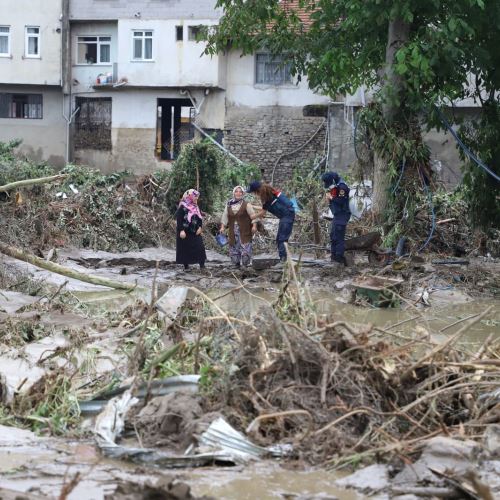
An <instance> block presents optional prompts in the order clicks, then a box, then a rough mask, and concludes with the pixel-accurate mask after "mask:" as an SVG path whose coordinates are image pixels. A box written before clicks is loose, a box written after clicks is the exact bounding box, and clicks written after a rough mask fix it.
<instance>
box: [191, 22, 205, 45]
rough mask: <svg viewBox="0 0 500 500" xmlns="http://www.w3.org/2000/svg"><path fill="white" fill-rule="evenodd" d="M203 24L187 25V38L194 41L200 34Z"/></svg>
mask: <svg viewBox="0 0 500 500" xmlns="http://www.w3.org/2000/svg"><path fill="white" fill-rule="evenodd" d="M202 29H203V26H188V40H190V41H191V42H196V41H197V39H198V36H199V35H200V34H201V32H202Z"/></svg>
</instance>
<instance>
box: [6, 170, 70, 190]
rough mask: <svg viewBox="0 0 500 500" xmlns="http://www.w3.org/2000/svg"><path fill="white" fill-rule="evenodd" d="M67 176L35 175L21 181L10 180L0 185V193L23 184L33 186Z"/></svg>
mask: <svg viewBox="0 0 500 500" xmlns="http://www.w3.org/2000/svg"><path fill="white" fill-rule="evenodd" d="M66 177H68V175H67V174H59V175H51V176H50V177H37V178H36V179H25V180H23V181H16V182H10V183H9V184H5V185H4V186H0V193H5V192H7V191H11V190H12V189H16V188H19V187H24V186H34V185H35V184H46V183H48V182H55V181H59V180H61V179H65V178H66Z"/></svg>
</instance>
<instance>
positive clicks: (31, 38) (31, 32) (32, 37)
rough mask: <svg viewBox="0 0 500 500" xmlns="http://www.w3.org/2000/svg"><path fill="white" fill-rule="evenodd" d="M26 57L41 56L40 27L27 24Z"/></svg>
mask: <svg viewBox="0 0 500 500" xmlns="http://www.w3.org/2000/svg"><path fill="white" fill-rule="evenodd" d="M25 51H26V53H25V57H40V28H39V27H38V26H26V38H25Z"/></svg>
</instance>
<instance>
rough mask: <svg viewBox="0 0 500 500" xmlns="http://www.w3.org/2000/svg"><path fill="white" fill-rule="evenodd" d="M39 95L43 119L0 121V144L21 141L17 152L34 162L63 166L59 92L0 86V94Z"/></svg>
mask: <svg viewBox="0 0 500 500" xmlns="http://www.w3.org/2000/svg"><path fill="white" fill-rule="evenodd" d="M1 92H8V93H19V94H42V96H43V118H42V119H26V118H0V141H1V142H7V141H10V140H13V139H22V141H23V142H22V144H21V146H20V147H19V149H18V151H19V152H20V153H22V154H24V155H26V156H29V157H31V158H32V159H34V160H35V161H47V162H48V163H49V164H51V165H53V166H63V165H64V163H65V154H66V122H65V121H64V119H63V117H62V98H63V97H62V92H61V89H59V88H56V87H52V88H51V87H37V86H31V85H30V86H19V85H0V93H1Z"/></svg>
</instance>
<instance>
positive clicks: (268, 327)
mask: <svg viewBox="0 0 500 500" xmlns="http://www.w3.org/2000/svg"><path fill="white" fill-rule="evenodd" d="M242 290H243V292H245V293H251V292H250V291H247V290H246V289H245V288H243V289H242ZM192 291H194V290H192ZM155 300H156V299H155V297H154V296H153V297H152V300H151V301H150V302H149V303H145V302H143V301H138V302H136V303H132V304H131V305H129V306H127V307H126V308H125V309H123V310H122V311H120V312H114V313H106V312H104V311H102V312H101V313H99V314H96V312H95V311H92V312H91V313H90V312H88V314H87V315H86V314H85V312H86V311H85V309H84V308H82V305H81V304H80V303H79V301H78V300H71V294H70V293H69V292H64V291H62V292H61V293H60V294H59V295H58V296H57V297H54V298H53V299H51V300H50V301H47V300H45V301H40V302H37V303H36V304H33V305H32V306H31V307H26V308H24V309H23V311H24V312H23V315H22V318H20V317H13V318H12V319H11V321H12V323H11V324H10V327H9V328H10V330H11V331H13V332H18V333H19V334H20V336H22V335H21V332H22V331H23V329H25V322H26V321H27V318H26V315H27V314H31V315H32V316H31V317H32V318H36V316H37V315H39V314H41V313H42V312H43V313H44V316H45V317H47V316H50V315H51V314H53V312H54V311H55V310H57V311H61V310H63V311H65V313H66V314H79V315H80V316H81V317H82V318H84V317H85V316H91V318H88V319H86V320H85V321H83V320H81V321H80V327H79V328H75V327H72V328H68V327H67V325H66V326H58V325H57V324H56V325H55V326H54V332H51V331H47V332H44V333H43V334H40V335H35V336H31V337H27V338H26V339H25V341H24V344H23V345H19V344H17V345H16V344H14V345H12V344H11V345H10V347H9V349H10V354H9V355H10V356H14V357H15V356H18V355H21V356H22V353H23V352H26V353H27V352H29V349H28V350H27V351H26V347H29V346H30V345H31V346H33V345H34V344H37V342H40V341H43V338H44V337H45V335H47V334H48V335H57V336H58V338H59V340H58V341H57V342H53V343H52V344H50V345H46V347H45V348H43V353H42V354H41V355H39V356H37V358H36V359H35V361H36V367H37V369H40V370H41V374H40V377H38V378H37V379H36V380H32V381H31V385H30V382H29V381H23V380H21V381H20V382H19V383H18V384H17V386H16V387H15V390H14V392H13V393H12V392H11V393H10V394H8V397H7V396H6V394H5V387H4V390H3V393H4V395H3V400H4V404H3V405H2V410H1V413H0V422H1V423H6V424H9V425H21V426H29V427H31V428H33V429H35V430H37V431H39V432H45V433H51V434H75V433H81V432H82V431H81V430H79V426H80V422H81V417H80V407H81V405H82V404H83V403H82V401H87V402H90V403H92V401H99V400H102V399H103V398H104V399H106V398H109V397H110V396H106V395H107V394H109V395H111V394H117V393H118V394H119V393H120V392H119V391H118V392H116V391H117V389H118V388H120V387H121V386H126V387H136V388H140V387H142V389H141V390H142V391H143V393H142V396H141V402H140V403H139V404H138V405H137V407H136V409H135V411H134V414H133V415H132V416H131V417H130V419H129V420H128V421H127V426H129V428H130V429H131V430H132V431H133V429H135V431H133V432H132V434H131V436H130V437H133V436H134V435H135V434H134V432H138V433H139V435H140V436H141V435H142V439H143V440H144V443H143V444H144V445H146V446H147V445H158V444H159V443H161V442H163V443H165V444H169V445H172V444H175V445H177V446H181V445H182V444H184V441H185V440H184V438H185V437H186V436H185V434H182V439H181V435H180V434H179V435H177V434H176V432H177V431H178V430H179V429H182V432H183V433H185V432H187V430H189V429H191V427H190V426H189V425H187V423H186V422H187V421H186V422H185V423H183V420H182V418H181V420H180V421H176V422H173V421H172V420H171V418H170V417H168V418H167V419H166V420H165V418H166V417H165V418H163V417H162V418H161V419H159V420H158V418H159V417H158V415H159V414H160V413H161V412H160V409H161V408H162V407H163V406H162V405H164V404H167V403H166V401H165V402H162V401H163V400H160V399H155V398H154V395H153V393H152V392H150V391H152V388H154V387H156V386H157V384H160V386H161V382H160V381H161V380H163V379H164V378H165V377H169V376H172V375H181V374H182V375H185V374H199V375H201V379H200V382H199V385H200V391H201V396H197V397H196V401H195V403H193V405H192V408H193V415H192V418H191V417H190V418H191V420H192V421H193V422H195V421H196V419H200V418H201V417H202V416H203V415H205V416H206V414H212V412H215V413H213V414H217V415H220V414H222V415H224V416H225V417H226V418H227V419H228V421H229V422H230V423H231V424H232V425H233V426H234V427H235V428H237V429H238V430H240V431H243V432H245V431H246V432H247V433H248V435H249V436H250V437H251V439H253V440H254V441H255V442H256V443H258V444H261V445H264V446H266V445H270V444H275V443H290V444H292V445H293V449H294V456H297V455H299V456H300V457H301V458H303V459H304V460H306V461H308V462H310V463H316V464H317V463H321V464H328V465H329V466H331V467H341V466H346V465H356V464H357V463H359V462H370V461H373V460H391V459H395V460H396V462H398V460H399V459H402V460H403V461H405V460H407V458H409V457H413V456H414V455H415V454H417V453H418V452H419V450H420V449H421V447H422V445H423V444H424V443H425V442H426V440H427V439H428V438H430V437H433V436H436V435H441V434H444V435H448V436H458V437H460V438H470V439H480V438H481V436H482V434H483V433H484V431H485V430H486V428H487V426H488V425H489V424H491V423H494V422H498V421H499V420H500V413H499V403H498V394H497V393H496V392H495V391H496V389H498V386H499V384H500V374H499V372H498V364H499V363H500V351H499V344H498V339H495V338H492V337H490V338H488V339H487V340H486V341H485V342H484V343H483V345H482V346H479V347H477V348H475V349H473V350H472V351H469V350H467V349H466V347H464V346H463V345H462V344H460V339H461V336H462V335H463V334H464V332H465V331H466V330H467V328H468V327H469V326H470V325H471V323H473V322H475V321H480V320H481V319H483V318H485V317H487V315H488V313H489V310H488V309H486V310H485V311H484V312H483V313H482V314H480V315H478V316H476V317H475V318H474V319H471V320H469V321H468V322H463V324H458V325H457V327H456V328H458V330H456V332H455V333H454V334H453V335H451V336H450V337H448V338H445V339H444V340H441V339H442V338H443V337H442V336H441V337H436V336H435V334H434V332H432V331H431V330H430V328H429V327H428V325H426V324H425V321H424V322H423V323H420V324H418V325H417V326H416V327H415V328H414V329H413V330H412V331H411V332H410V333H408V332H407V333H403V332H401V331H399V330H398V328H397V327H398V325H393V326H392V327H388V328H385V329H381V328H378V327H374V326H373V325H356V324H349V323H346V322H344V321H336V320H335V319H334V318H333V317H331V316H325V315H319V314H317V313H316V311H315V308H314V305H313V303H312V301H311V300H310V299H309V292H308V289H307V286H305V285H304V284H303V283H301V280H300V275H299V274H298V271H297V270H293V268H292V267H288V268H286V269H285V271H284V281H283V283H282V287H281V293H280V294H279V296H278V298H277V299H276V300H275V301H274V302H268V301H266V300H264V299H261V301H262V307H261V309H260V310H259V312H258V313H257V314H256V316H255V318H253V320H252V321H251V322H250V321H247V320H244V319H241V318H234V317H231V316H230V315H228V314H227V313H225V312H224V311H223V310H222V309H220V307H219V306H217V302H218V301H217V298H208V297H207V296H206V295H204V294H203V293H202V292H199V291H198V292H196V293H195V294H194V295H193V296H190V297H189V298H188V299H187V301H186V302H184V304H183V306H182V308H181V309H180V310H179V313H178V314H177V316H176V317H175V319H174V320H173V321H172V320H170V321H168V322H167V323H165V322H164V321H163V320H162V319H161V318H160V316H159V313H158V311H157V310H156V308H155V307H154V303H155ZM462 325H463V326H462ZM61 336H62V339H61ZM6 342H10V341H9V340H8V338H5V337H2V338H1V339H0V343H1V344H3V345H4V346H6ZM12 349H14V350H15V352H13V351H12ZM35 351H36V350H35ZM36 352H39V351H36ZM4 353H5V350H4ZM16 353H18V354H16ZM136 390H138V389H136ZM139 392H140V391H139ZM193 397H194V396H193ZM148 403H149V404H152V405H153V407H154V408H157V410H158V411H156V410H155V412H153V410H152V408H153V407H151V406H150V407H149V409H146V408H148ZM168 404H169V405H170V406H168V409H169V411H170V410H171V408H173V407H172V406H171V404H172V402H169V403H168ZM143 407H144V411H142V412H141V411H140V410H141V408H143ZM152 412H153V413H152ZM141 415H142V417H143V418H144V419H146V420H147V421H148V422H149V423H150V424H147V423H145V420H141V418H142V417H141ZM155 415H156V417H155ZM155 418H156V420H154V419H155ZM172 418H173V417H172ZM186 418H187V414H186ZM152 419H153V420H154V422H156V423H154V422H153V420H152ZM191 420H190V422H191ZM153 423H154V425H153ZM191 423H192V422H191ZM146 424H147V425H146ZM145 425H146V427H147V429H148V431H147V432H146V433H145V434H144V433H143V428H144V426H145ZM193 425H194V424H193ZM152 426H153V427H152ZM193 428H195V427H193ZM172 429H174V431H175V432H174V431H173V430H172ZM175 429H177V430H175ZM153 430H154V433H153V434H151V433H152V432H153ZM172 432H173V433H174V434H175V436H174V434H171V433H172ZM176 436H177V437H176ZM141 446H142V445H141Z"/></svg>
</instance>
